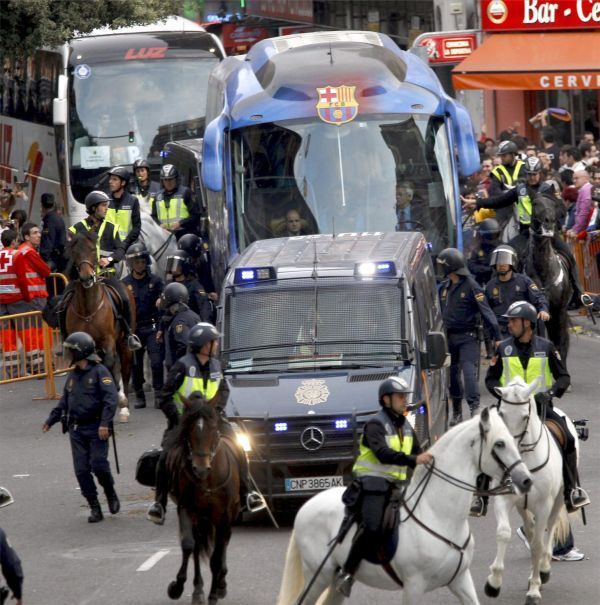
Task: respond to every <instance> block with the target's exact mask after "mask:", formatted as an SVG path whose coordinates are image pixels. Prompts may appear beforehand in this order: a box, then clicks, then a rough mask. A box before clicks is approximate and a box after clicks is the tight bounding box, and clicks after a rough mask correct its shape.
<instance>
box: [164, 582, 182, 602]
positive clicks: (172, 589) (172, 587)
mask: <svg viewBox="0 0 600 605" xmlns="http://www.w3.org/2000/svg"><path fill="white" fill-rule="evenodd" d="M167 594H168V595H169V599H173V600H175V599H178V598H179V597H180V596H181V595H182V594H183V582H177V581H176V580H173V582H171V583H170V584H169V588H167Z"/></svg>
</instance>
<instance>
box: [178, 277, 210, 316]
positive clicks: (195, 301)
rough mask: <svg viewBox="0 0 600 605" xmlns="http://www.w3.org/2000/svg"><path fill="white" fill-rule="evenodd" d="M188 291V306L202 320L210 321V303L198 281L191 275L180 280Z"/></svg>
mask: <svg viewBox="0 0 600 605" xmlns="http://www.w3.org/2000/svg"><path fill="white" fill-rule="evenodd" d="M182 283H183V284H184V285H185V287H186V288H187V289H188V292H189V293H190V298H189V303H188V304H189V306H190V309H191V310H192V311H194V313H197V314H198V315H199V316H200V319H201V320H202V321H207V322H210V321H211V319H212V305H211V303H210V300H209V299H208V297H207V296H206V292H205V290H204V288H203V287H202V284H200V282H199V281H198V280H197V279H196V278H194V277H192V278H191V279H189V278H188V279H185V280H184V281H183V282H182Z"/></svg>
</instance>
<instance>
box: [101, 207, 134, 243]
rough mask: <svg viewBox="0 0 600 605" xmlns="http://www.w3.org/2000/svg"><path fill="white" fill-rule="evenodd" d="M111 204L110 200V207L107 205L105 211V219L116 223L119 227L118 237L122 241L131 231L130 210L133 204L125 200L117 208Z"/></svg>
mask: <svg viewBox="0 0 600 605" xmlns="http://www.w3.org/2000/svg"><path fill="white" fill-rule="evenodd" d="M112 204H114V202H113V201H111V207H109V208H108V211H107V212H106V220H108V221H110V222H111V223H113V224H115V225H117V227H118V228H119V237H120V238H121V240H122V241H125V240H126V239H127V236H128V235H129V232H130V231H131V212H132V211H133V204H131V203H127V202H125V203H124V204H121V205H120V206H119V207H118V208H115V207H112Z"/></svg>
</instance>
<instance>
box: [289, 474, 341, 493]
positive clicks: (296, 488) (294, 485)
mask: <svg viewBox="0 0 600 605" xmlns="http://www.w3.org/2000/svg"><path fill="white" fill-rule="evenodd" d="M343 486H344V478H343V477H338V476H336V475H334V476H333V477H295V478H294V479H286V480H285V491H286V492H305V491H309V492H315V491H319V490H322V489H329V488H330V487H343Z"/></svg>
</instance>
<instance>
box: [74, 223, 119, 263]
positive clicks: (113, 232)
mask: <svg viewBox="0 0 600 605" xmlns="http://www.w3.org/2000/svg"><path fill="white" fill-rule="evenodd" d="M92 227H93V225H91V224H90V223H88V222H87V220H86V219H83V220H82V221H79V222H78V223H77V224H75V225H73V226H72V227H69V231H70V232H71V233H73V234H75V233H81V232H82V231H91V230H92ZM115 239H116V240H120V238H119V227H118V226H117V225H115V224H114V223H113V222H111V221H109V220H107V219H106V218H105V219H104V220H103V221H102V223H101V225H100V229H98V237H97V238H96V252H97V259H98V260H100V259H101V258H102V257H105V258H106V257H108V256H112V254H113V252H114V240H115ZM108 248H110V250H109V249H108ZM101 272H102V273H104V274H106V273H116V269H114V268H113V267H106V268H105V269H102V268H101V267H100V266H99V267H98V268H97V269H96V273H101Z"/></svg>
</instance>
